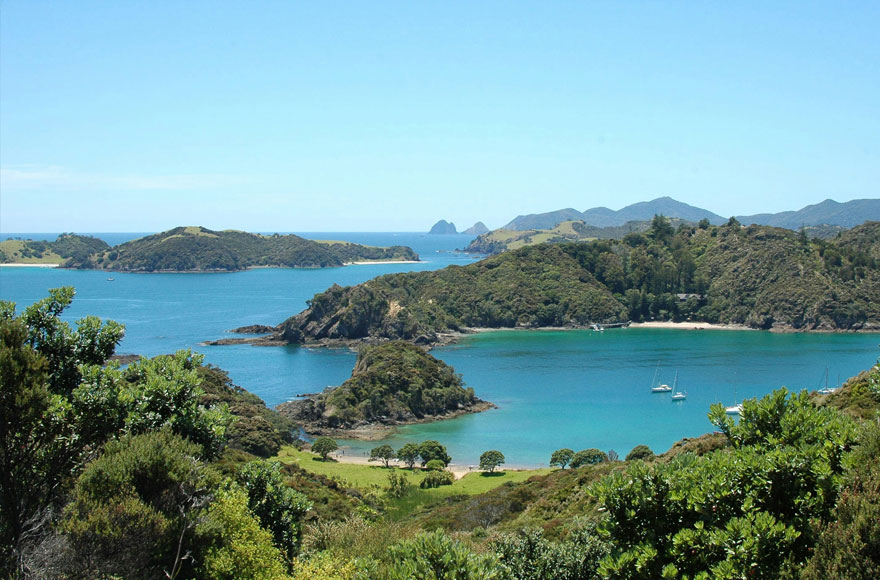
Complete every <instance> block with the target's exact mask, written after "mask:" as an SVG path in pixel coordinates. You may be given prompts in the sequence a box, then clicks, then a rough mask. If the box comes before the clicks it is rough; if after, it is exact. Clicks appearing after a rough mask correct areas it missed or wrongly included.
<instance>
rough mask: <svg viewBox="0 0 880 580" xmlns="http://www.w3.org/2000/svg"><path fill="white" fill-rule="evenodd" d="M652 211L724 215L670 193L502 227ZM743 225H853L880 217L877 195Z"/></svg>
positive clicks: (601, 220) (538, 226)
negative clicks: (666, 195) (636, 201)
mask: <svg viewBox="0 0 880 580" xmlns="http://www.w3.org/2000/svg"><path fill="white" fill-rule="evenodd" d="M655 215H664V216H666V217H669V218H679V219H683V220H685V221H689V222H699V221H700V220H702V219H708V220H709V223H711V224H713V225H719V224H723V223H724V222H726V221H727V218H725V217H722V216H720V215H718V214H716V213H713V212H711V211H709V210H706V209H702V208H698V207H694V206H692V205H688V204H686V203H683V202H680V201H676V200H674V199H672V198H671V197H658V198H657V199H653V200H651V201H642V202H639V203H634V204H632V205H628V206H626V207H624V208H622V209H620V210H617V211H615V210H612V209H608V208H607V207H594V208H592V209H588V210H586V211H584V212H579V211H578V210H576V209H573V208H570V207H569V208H565V209H560V210H556V211H551V212H545V213H538V214H529V215H519V216H517V217H516V218H514V219H513V220H511V221H510V223H508V224H507V225H505V226H504V227H503V228H501V229H506V230H520V231H521V230H549V229H553V228H554V227H556V226H557V225H559V224H561V223H562V222H566V221H583V222H584V223H586V224H587V225H589V226H595V227H599V228H607V227H616V226H622V225H624V224H625V223H627V222H631V221H647V220H650V219H651V218H653V217H654V216H655ZM736 219H737V220H739V221H740V223H742V224H743V225H752V224H757V225H767V226H776V227H781V228H787V229H792V230H796V229H798V228H800V227H801V226H820V225H831V226H840V227H843V228H852V227H855V226H857V225H860V224H863V223H865V222H866V221H878V220H880V199H854V200H852V201H847V202H843V203H841V202H837V201H834V200H832V199H826V200H825V201H823V202H820V203H817V204H813V205H808V206H806V207H804V208H801V209H799V210H797V211H784V212H780V213H762V214H755V215H750V216H736Z"/></svg>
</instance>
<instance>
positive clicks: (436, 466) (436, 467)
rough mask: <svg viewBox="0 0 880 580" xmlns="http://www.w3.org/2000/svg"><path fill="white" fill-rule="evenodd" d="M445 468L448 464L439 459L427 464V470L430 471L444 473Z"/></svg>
mask: <svg viewBox="0 0 880 580" xmlns="http://www.w3.org/2000/svg"><path fill="white" fill-rule="evenodd" d="M445 468H446V464H445V463H443V462H442V461H440V460H439V459H432V460H431V461H429V462H428V463H426V464H425V469H427V470H428V471H442V470H443V469H445Z"/></svg>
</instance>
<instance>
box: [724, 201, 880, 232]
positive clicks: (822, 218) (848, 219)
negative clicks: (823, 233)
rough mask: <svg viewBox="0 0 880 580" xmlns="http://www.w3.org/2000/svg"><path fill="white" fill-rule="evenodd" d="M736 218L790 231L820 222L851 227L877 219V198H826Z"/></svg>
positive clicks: (878, 205) (746, 222) (878, 204)
mask: <svg viewBox="0 0 880 580" xmlns="http://www.w3.org/2000/svg"><path fill="white" fill-rule="evenodd" d="M736 219H738V220H739V221H740V223H742V224H743V225H751V224H758V225H762V226H776V227H778V228H787V229H790V230H796V229H798V228H800V227H801V226H820V225H831V226H841V227H844V228H853V227H855V226H858V225H861V224H863V223H865V222H866V221H878V220H880V199H854V200H852V201H847V202H844V203H840V202H837V201H834V200H833V199H826V200H825V201H822V202H819V203H816V204H813V205H808V206H806V207H803V208H801V209H799V210H797V211H783V212H780V213H761V214H755V215H750V216H737V217H736Z"/></svg>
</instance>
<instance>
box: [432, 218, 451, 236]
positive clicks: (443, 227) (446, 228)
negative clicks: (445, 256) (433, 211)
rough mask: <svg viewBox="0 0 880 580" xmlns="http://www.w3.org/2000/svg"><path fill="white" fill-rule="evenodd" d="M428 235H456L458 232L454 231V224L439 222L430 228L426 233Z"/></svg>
mask: <svg viewBox="0 0 880 580" xmlns="http://www.w3.org/2000/svg"><path fill="white" fill-rule="evenodd" d="M428 233H429V234H457V233H458V231H456V229H455V224H454V223H452V222H447V221H446V220H440V221H439V222H437V223H436V224H434V225H433V226H432V227H431V230H430V231H429V232H428Z"/></svg>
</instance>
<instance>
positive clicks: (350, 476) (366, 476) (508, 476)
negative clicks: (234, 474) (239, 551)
mask: <svg viewBox="0 0 880 580" xmlns="http://www.w3.org/2000/svg"><path fill="white" fill-rule="evenodd" d="M275 459H276V460H278V461H280V462H282V463H295V464H297V465H299V466H300V467H302V468H303V469H305V470H307V471H311V472H313V473H319V474H321V475H326V476H327V477H337V478H339V479H342V480H345V481H346V482H347V483H348V484H349V485H351V486H352V487H359V488H363V489H369V488H371V487H374V486H378V487H379V488H385V487H387V486H388V471H389V470H388V469H386V468H385V467H384V466H383V465H382V464H381V463H376V464H375V465H359V464H356V463H339V462H336V461H332V460H329V461H321V459H320V458H319V457H318V456H317V455H315V454H314V453H311V452H309V451H299V450H297V449H296V448H295V447H283V448H282V449H281V451H280V452H279V453H278V455H277V456H276V457H275ZM391 469H397V470H398V471H401V472H403V473H405V474H406V476H407V478H408V480H409V481H410V483H412V484H413V485H414V486H416V487H417V488H418V485H419V482H420V481H421V480H422V473H423V472H422V470H421V469H418V468H416V469H413V470H412V471H411V470H409V469H400V468H396V467H392V468H391ZM551 471H552V469H548V468H544V469H529V470H523V471H512V470H508V471H501V472H497V473H492V474H490V473H484V472H481V471H475V472H473V473H468V474H467V475H465V476H464V477H462V478H461V479H457V480H456V481H455V483H453V484H452V485H444V486H442V487H438V488H435V489H425V490H422V489H419V490H418V491H419V493H418V494H415V495H418V496H421V498H422V500H431V499H441V498H444V497H448V496H451V495H476V494H478V493H485V492H487V491H489V490H490V489H494V488H496V487H498V486H499V485H502V484H504V483H507V482H516V481H525V480H526V479H528V478H530V477H532V476H533V475H544V474H546V473H550V472H551ZM418 503H421V501H420V502H418Z"/></svg>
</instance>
